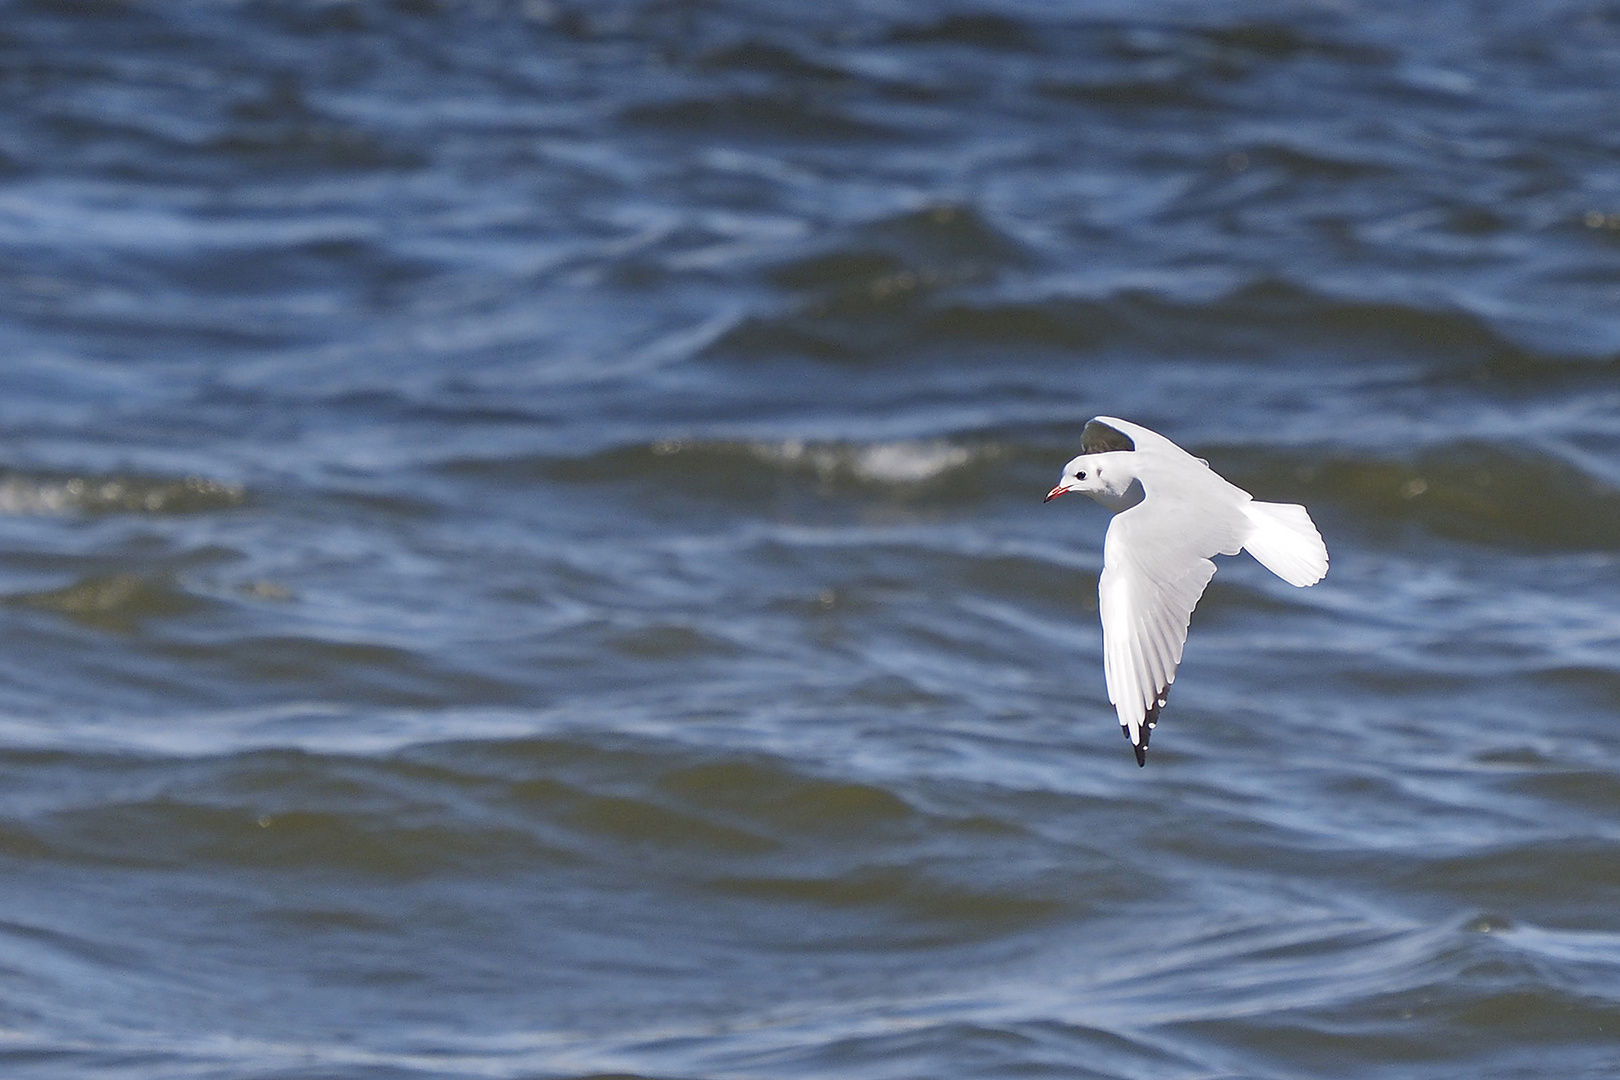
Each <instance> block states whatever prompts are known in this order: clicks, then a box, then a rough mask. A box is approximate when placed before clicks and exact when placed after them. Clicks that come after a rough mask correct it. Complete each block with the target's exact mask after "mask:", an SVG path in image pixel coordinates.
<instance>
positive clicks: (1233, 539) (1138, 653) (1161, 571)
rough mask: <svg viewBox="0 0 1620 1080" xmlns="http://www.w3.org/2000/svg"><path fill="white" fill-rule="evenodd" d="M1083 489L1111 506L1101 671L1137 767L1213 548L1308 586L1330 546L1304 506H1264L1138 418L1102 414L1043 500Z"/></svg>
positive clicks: (1100, 597)
mask: <svg viewBox="0 0 1620 1080" xmlns="http://www.w3.org/2000/svg"><path fill="white" fill-rule="evenodd" d="M1071 491H1078V492H1080V493H1082V494H1085V495H1090V496H1091V497H1092V498H1093V499H1096V500H1097V501H1098V502H1100V503H1102V504H1103V505H1104V506H1106V507H1107V508H1108V509H1109V510H1111V511H1113V513H1114V520H1113V521H1111V522H1109V524H1108V536H1107V538H1106V539H1104V541H1103V571H1102V577H1101V578H1099V579H1098V581H1097V601H1098V605H1097V606H1098V609H1099V611H1100V612H1101V614H1102V628H1103V673H1104V675H1105V676H1106V677H1107V680H1108V700H1109V701H1112V702H1113V703H1114V710H1115V711H1116V712H1118V713H1119V723H1120V726H1121V727H1122V728H1124V729H1125V737H1126V738H1127V739H1129V740H1130V741H1131V747H1132V748H1133V749H1134V750H1135V751H1136V763H1137V764H1138V765H1146V764H1147V746H1148V739H1149V737H1150V736H1151V735H1152V733H1153V729H1154V727H1156V726H1157V725H1158V722H1159V710H1160V709H1162V708H1164V703H1165V700H1166V698H1167V696H1168V695H1169V693H1170V684H1171V683H1173V682H1175V681H1176V665H1177V664H1179V663H1181V647H1182V645H1183V644H1185V643H1186V641H1187V621H1188V620H1189V619H1190V618H1192V610H1193V607H1194V605H1196V604H1197V603H1198V598H1199V597H1200V596H1202V595H1204V586H1206V585H1208V584H1209V579H1210V578H1211V577H1213V576H1214V574H1215V564H1214V563H1213V562H1211V561H1210V556H1211V555H1236V554H1237V553H1238V552H1239V551H1248V553H1249V554H1250V555H1253V556H1254V557H1255V558H1256V559H1258V560H1259V562H1260V565H1261V566H1264V567H1265V568H1266V569H1267V570H1270V571H1271V572H1272V573H1273V574H1276V575H1277V576H1278V577H1280V578H1282V579H1283V580H1284V581H1286V582H1288V584H1290V585H1298V586H1304V585H1315V584H1316V583H1317V582H1318V581H1321V580H1322V578H1323V576H1324V575H1326V574H1327V570H1328V553H1327V546H1326V545H1325V544H1323V543H1322V536H1321V534H1320V533H1318V532H1317V531H1316V526H1315V525H1314V524H1313V523H1312V522H1311V515H1310V514H1308V513H1306V512H1305V508H1304V507H1303V506H1299V505H1296V504H1293V503H1270V502H1259V501H1257V500H1256V499H1255V498H1254V496H1252V495H1250V494H1249V493H1248V492H1247V491H1244V490H1243V489H1242V488H1240V487H1237V486H1235V485H1233V484H1230V483H1227V481H1225V480H1224V479H1222V478H1221V477H1220V476H1218V475H1217V474H1216V472H1215V470H1214V469H1211V468H1210V467H1209V462H1207V461H1205V460H1204V459H1203V458H1197V457H1193V456H1192V455H1191V454H1189V453H1187V451H1185V450H1183V449H1182V448H1181V447H1179V446H1177V445H1176V444H1175V443H1173V442H1171V441H1170V440H1169V439H1167V438H1165V437H1164V436H1163V435H1160V434H1159V433H1158V432H1155V431H1149V430H1148V429H1147V428H1145V427H1142V426H1141V425H1140V424H1132V423H1130V422H1129V421H1126V420H1116V419H1114V418H1113V417H1112V416H1099V417H1097V418H1096V419H1095V420H1092V421H1091V422H1090V423H1088V424H1086V426H1085V430H1084V431H1082V432H1081V433H1080V456H1079V457H1077V458H1075V459H1074V460H1073V461H1071V462H1069V463H1068V464H1067V465H1065V466H1063V479H1062V480H1061V481H1060V482H1059V483H1058V486H1057V487H1055V488H1053V489H1052V490H1051V491H1050V492H1049V493H1048V494H1047V496H1046V501H1047V502H1051V501H1052V500H1053V499H1055V498H1057V497H1058V496H1059V495H1065V494H1067V493H1068V492H1071Z"/></svg>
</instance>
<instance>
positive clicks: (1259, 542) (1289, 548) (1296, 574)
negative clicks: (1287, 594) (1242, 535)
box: [1243, 501, 1328, 585]
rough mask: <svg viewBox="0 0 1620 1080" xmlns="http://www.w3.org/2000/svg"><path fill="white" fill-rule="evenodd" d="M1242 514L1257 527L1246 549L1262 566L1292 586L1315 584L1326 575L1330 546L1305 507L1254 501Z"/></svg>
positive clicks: (1246, 541)
mask: <svg viewBox="0 0 1620 1080" xmlns="http://www.w3.org/2000/svg"><path fill="white" fill-rule="evenodd" d="M1243 512H1244V513H1245V514H1247V515H1248V518H1249V523H1250V524H1251V525H1253V526H1254V530H1253V531H1252V532H1251V533H1250V534H1249V538H1248V539H1247V540H1245V541H1244V542H1243V546H1244V548H1245V549H1247V551H1248V552H1249V554H1250V555H1253V556H1254V557H1255V558H1256V559H1258V560H1260V565H1261V566H1263V567H1265V568H1266V569H1267V570H1270V571H1271V572H1272V573H1273V574H1276V575H1277V576H1278V577H1280V578H1282V579H1283V580H1284V581H1286V582H1288V584H1290V585H1315V584H1316V583H1317V582H1318V581H1321V580H1322V578H1323V577H1324V576H1325V575H1326V574H1327V571H1328V553H1327V545H1326V544H1324V543H1322V534H1321V533H1319V532H1317V531H1316V526H1315V525H1314V524H1313V523H1312V522H1311V515H1310V514H1308V513H1306V512H1305V508H1304V507H1303V506H1300V505H1298V504H1296V503H1272V502H1259V501H1253V502H1247V503H1244V504H1243Z"/></svg>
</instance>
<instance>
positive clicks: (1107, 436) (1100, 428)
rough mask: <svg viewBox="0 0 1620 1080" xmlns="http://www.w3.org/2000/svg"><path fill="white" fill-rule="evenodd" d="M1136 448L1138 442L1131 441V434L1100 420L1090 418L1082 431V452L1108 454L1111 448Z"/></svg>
mask: <svg viewBox="0 0 1620 1080" xmlns="http://www.w3.org/2000/svg"><path fill="white" fill-rule="evenodd" d="M1135 449H1136V444H1135V443H1134V442H1132V441H1131V437H1130V436H1129V435H1127V434H1125V433H1124V432H1123V431H1120V430H1118V429H1117V428H1111V427H1109V426H1108V425H1107V424H1104V423H1102V422H1101V421H1098V420H1088V421H1087V422H1086V426H1085V430H1083V431H1081V432H1080V452H1081V453H1082V454H1106V453H1108V452H1109V451H1110V450H1135Z"/></svg>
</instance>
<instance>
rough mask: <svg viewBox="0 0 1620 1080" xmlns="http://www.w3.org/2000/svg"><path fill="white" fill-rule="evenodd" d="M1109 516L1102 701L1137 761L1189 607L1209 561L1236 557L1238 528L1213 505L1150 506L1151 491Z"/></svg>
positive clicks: (1102, 590)
mask: <svg viewBox="0 0 1620 1080" xmlns="http://www.w3.org/2000/svg"><path fill="white" fill-rule="evenodd" d="M1144 486H1145V487H1146V489H1147V495H1146V497H1145V498H1144V499H1143V501H1142V502H1140V503H1138V504H1137V505H1136V506H1133V507H1131V508H1130V509H1129V510H1124V511H1122V512H1120V513H1118V514H1116V515H1114V520H1113V521H1112V522H1110V523H1109V526H1108V537H1107V539H1106V540H1105V542H1104V544H1103V572H1102V577H1101V578H1100V579H1099V581H1098V583H1097V598H1098V607H1099V609H1100V611H1101V615H1102V625H1103V672H1104V676H1105V678H1106V679H1107V682H1108V699H1109V701H1111V702H1113V704H1114V709H1115V711H1116V712H1117V713H1118V715H1119V722H1120V726H1121V727H1123V728H1124V729H1125V734H1126V736H1127V737H1128V738H1129V739H1130V741H1131V745H1132V746H1134V747H1136V749H1137V760H1138V761H1139V762H1140V761H1143V760H1145V758H1144V757H1143V755H1142V750H1143V749H1144V748H1145V747H1146V746H1147V741H1148V737H1149V733H1150V730H1151V728H1152V726H1153V724H1155V723H1157V721H1158V714H1159V709H1160V708H1161V707H1162V706H1163V704H1164V700H1165V697H1166V695H1167V694H1168V693H1169V691H1170V684H1171V683H1173V682H1175V679H1176V668H1177V666H1179V665H1180V663H1181V656H1182V650H1183V648H1184V647H1185V645H1186V642H1187V626H1188V623H1189V622H1190V620H1191V618H1192V611H1193V608H1194V607H1195V606H1196V605H1197V604H1198V600H1199V598H1200V597H1202V596H1203V595H1204V589H1205V588H1206V587H1207V586H1208V585H1209V580H1210V578H1211V577H1213V576H1214V574H1215V564H1214V563H1213V562H1212V561H1211V560H1210V556H1212V555H1215V554H1219V553H1223V552H1224V553H1227V554H1231V553H1233V552H1236V551H1237V550H1238V549H1239V548H1240V547H1241V545H1242V534H1243V532H1244V529H1245V525H1244V524H1243V523H1242V521H1241V518H1240V517H1239V516H1237V515H1235V514H1233V513H1231V512H1228V511H1227V508H1226V507H1225V506H1222V505H1220V504H1219V503H1217V502H1215V501H1214V500H1205V499H1199V498H1188V497H1187V493H1182V496H1181V497H1180V498H1177V499H1174V500H1169V499H1160V500H1155V499H1154V497H1153V494H1154V487H1153V485H1151V484H1148V485H1144Z"/></svg>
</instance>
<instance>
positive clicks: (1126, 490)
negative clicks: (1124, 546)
mask: <svg viewBox="0 0 1620 1080" xmlns="http://www.w3.org/2000/svg"><path fill="white" fill-rule="evenodd" d="M1130 453H1131V452H1130V451H1128V450H1127V451H1118V450H1116V451H1110V452H1107V453H1102V454H1081V455H1080V456H1079V457H1077V458H1075V459H1074V460H1073V461H1071V462H1069V463H1068V464H1067V465H1065V466H1063V477H1062V479H1060V480H1059V481H1058V485H1057V487H1055V488H1053V489H1052V490H1051V491H1049V492H1047V493H1046V499H1045V500H1044V501H1046V502H1051V501H1052V500H1053V499H1055V498H1057V497H1058V496H1059V495H1067V494H1068V493H1069V492H1071V491H1078V492H1079V493H1080V494H1082V495H1090V496H1091V497H1092V498H1093V499H1096V500H1097V501H1098V502H1100V503H1102V504H1103V505H1104V506H1106V507H1108V508H1109V509H1110V510H1113V511H1115V512H1116V513H1117V512H1119V511H1120V510H1122V509H1124V508H1125V507H1126V506H1134V505H1135V504H1136V503H1138V502H1141V501H1142V495H1141V491H1142V489H1141V485H1139V484H1137V483H1136V474H1135V472H1134V471H1133V470H1132V469H1131V468H1130V466H1129V464H1127V462H1125V461H1122V460H1120V459H1121V458H1128V456H1129V455H1130Z"/></svg>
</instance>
